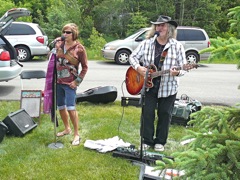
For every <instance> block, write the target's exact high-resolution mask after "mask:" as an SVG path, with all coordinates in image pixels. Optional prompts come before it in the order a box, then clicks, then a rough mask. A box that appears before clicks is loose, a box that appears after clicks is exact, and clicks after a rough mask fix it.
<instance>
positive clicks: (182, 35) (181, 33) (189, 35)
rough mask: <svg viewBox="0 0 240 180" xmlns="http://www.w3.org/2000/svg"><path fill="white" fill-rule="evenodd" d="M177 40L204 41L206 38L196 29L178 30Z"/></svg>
mask: <svg viewBox="0 0 240 180" xmlns="http://www.w3.org/2000/svg"><path fill="white" fill-rule="evenodd" d="M177 40H179V41H204V40H206V37H205V35H204V33H203V32H202V31H201V30H197V29H178V30H177Z"/></svg>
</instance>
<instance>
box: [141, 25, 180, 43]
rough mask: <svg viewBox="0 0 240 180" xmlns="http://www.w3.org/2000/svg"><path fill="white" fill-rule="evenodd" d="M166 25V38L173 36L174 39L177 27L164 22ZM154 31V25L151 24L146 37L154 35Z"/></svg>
mask: <svg viewBox="0 0 240 180" xmlns="http://www.w3.org/2000/svg"><path fill="white" fill-rule="evenodd" d="M166 24H167V26H168V33H167V38H168V39H169V38H174V39H176V37H177V28H176V27H175V26H173V25H171V24H169V23H166ZM155 32H156V25H155V24H152V26H151V29H150V30H149V31H148V32H147V34H146V39H150V38H151V37H153V36H154V34H155Z"/></svg>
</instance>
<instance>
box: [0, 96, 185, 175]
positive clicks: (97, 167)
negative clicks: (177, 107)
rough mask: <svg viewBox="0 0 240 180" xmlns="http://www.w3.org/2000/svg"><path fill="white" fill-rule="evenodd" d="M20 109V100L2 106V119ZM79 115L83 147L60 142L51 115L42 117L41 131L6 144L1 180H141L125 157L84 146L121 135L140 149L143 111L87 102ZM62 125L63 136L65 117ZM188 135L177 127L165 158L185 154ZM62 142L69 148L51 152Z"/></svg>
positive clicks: (0, 148)
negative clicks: (181, 142) (55, 144)
mask: <svg viewBox="0 0 240 180" xmlns="http://www.w3.org/2000/svg"><path fill="white" fill-rule="evenodd" d="M19 107H20V102H18V101H0V110H1V111H0V112H1V113H0V120H3V119H4V118H5V117H6V116H8V114H9V113H11V112H15V111H17V110H19ZM77 111H78V114H79V119H80V120H79V123H80V136H81V144H80V146H72V145H71V140H72V139H73V136H72V135H67V136H64V137H61V138H57V139H56V138H55V129H54V123H52V122H51V120H50V116H49V115H48V114H41V116H40V118H39V119H38V118H37V119H34V121H35V122H36V123H37V124H38V126H37V127H36V128H34V129H33V130H31V131H29V132H27V133H26V134H25V135H24V136H23V137H15V136H9V135H6V136H5V137H4V139H3V141H2V142H1V143H0V159H1V160H0V166H1V168H0V174H1V175H0V176H1V179H3V180H5V179H6V180H15V179H24V180H25V179H38V180H39V179H58V180H61V179H64V180H66V179H71V180H72V179H82V180H85V179H86V180H88V179H91V180H94V179H98V180H101V179H103V180H113V179H114V180H115V179H117V180H120V179H121V180H131V179H132V180H137V179H138V178H139V173H140V167H139V166H136V165H134V164H132V163H131V162H130V161H128V160H126V159H124V158H116V157H113V156H112V152H107V153H99V152H97V151H95V150H91V149H88V148H85V147H84V142H85V141H86V140H100V139H108V138H112V137H114V136H118V137H119V138H121V139H122V140H123V141H124V142H129V143H131V144H133V145H135V146H136V148H138V147H139V145H140V136H139V129H140V114H141V108H139V107H134V106H128V107H122V106H121V103H120V102H119V101H115V102H113V103H108V104H92V103H87V102H81V103H78V105H77ZM58 117H59V116H58ZM58 122H59V126H58V127H57V131H60V130H62V129H63V124H62V121H61V119H60V118H59V120H58ZM186 134H187V128H186V127H183V126H178V125H171V127H170V134H169V141H168V143H167V145H166V151H165V152H164V153H163V154H164V155H171V154H172V153H173V152H176V151H182V150H183V149H184V147H182V146H180V144H179V143H180V141H181V139H182V137H183V136H185V135H186ZM55 140H56V141H55ZM56 142H60V143H61V144H63V148H57V149H53V148H50V147H49V145H50V144H52V143H56Z"/></svg>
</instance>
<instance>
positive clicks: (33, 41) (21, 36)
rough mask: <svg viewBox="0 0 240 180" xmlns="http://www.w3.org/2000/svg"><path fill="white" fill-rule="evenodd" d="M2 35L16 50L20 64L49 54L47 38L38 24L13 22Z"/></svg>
mask: <svg viewBox="0 0 240 180" xmlns="http://www.w3.org/2000/svg"><path fill="white" fill-rule="evenodd" d="M2 34H3V35H4V36H5V38H6V39H7V40H8V41H9V42H10V43H11V44H12V46H13V47H15V48H16V49H18V59H19V61H21V62H23V61H28V60H30V59H32V58H33V57H34V56H45V55H47V54H48V53H49V50H50V49H49V47H48V46H47V45H48V36H47V35H46V33H45V32H44V31H43V30H42V28H41V27H40V26H39V25H38V24H35V23H28V22H13V23H12V24H11V25H10V26H9V27H8V28H5V29H4V30H3V31H2Z"/></svg>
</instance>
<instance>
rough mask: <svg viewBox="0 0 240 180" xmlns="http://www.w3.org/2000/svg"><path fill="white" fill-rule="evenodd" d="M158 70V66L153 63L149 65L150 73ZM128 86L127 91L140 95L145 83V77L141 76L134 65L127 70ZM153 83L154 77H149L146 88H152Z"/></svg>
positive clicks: (126, 80)
mask: <svg viewBox="0 0 240 180" xmlns="http://www.w3.org/2000/svg"><path fill="white" fill-rule="evenodd" d="M153 72H156V66H154V65H151V66H150V67H149V73H153ZM125 82H126V87H127V91H128V92H129V94H131V95H138V94H140V92H141V90H142V87H143V84H144V77H143V76H141V75H140V74H139V73H138V72H137V71H136V70H135V69H133V68H132V67H129V68H128V70H127V72H126V79H125ZM152 87H153V83H152V78H151V77H148V81H147V84H146V88H152Z"/></svg>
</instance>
